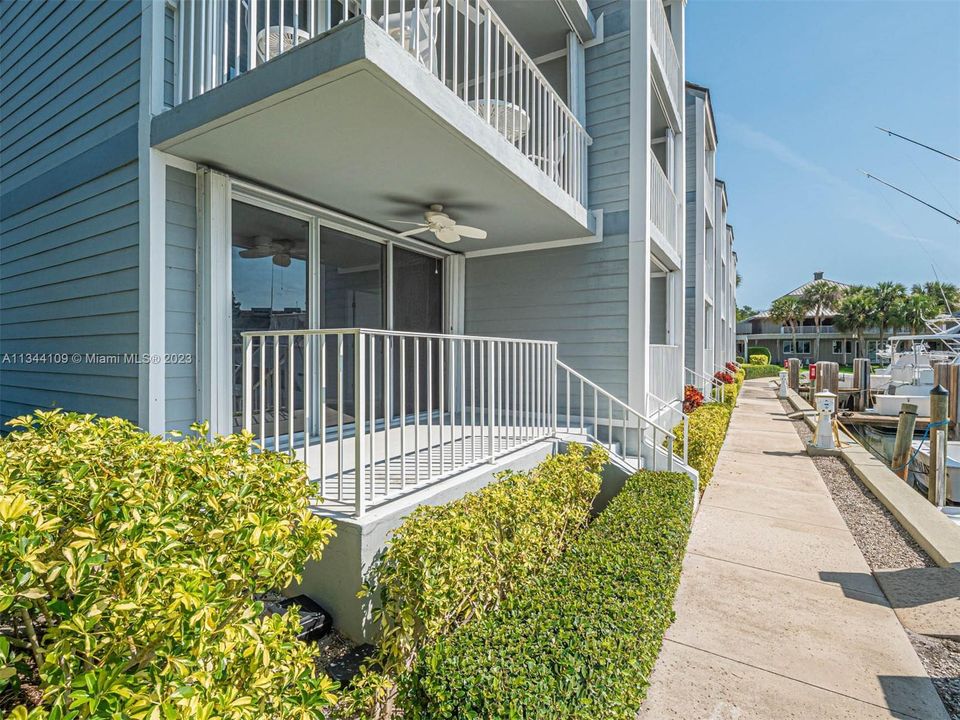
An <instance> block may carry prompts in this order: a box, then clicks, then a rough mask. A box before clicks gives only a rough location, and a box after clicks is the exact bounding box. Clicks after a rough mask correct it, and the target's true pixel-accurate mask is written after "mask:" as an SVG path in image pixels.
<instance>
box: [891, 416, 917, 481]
mask: <svg viewBox="0 0 960 720" xmlns="http://www.w3.org/2000/svg"><path fill="white" fill-rule="evenodd" d="M916 426H917V406H916V405H914V404H913V403H903V404H902V405H901V406H900V418H899V420H898V422H897V439H896V440H894V442H893V459H892V460H891V462H890V467H891V468H892V469H893V471H894V472H895V473H896V474H897V475H899V476H900V477H901V478H903V479H904V480H906V479H907V478H908V477H909V475H910V467H909V462H910V455H911V454H912V453H913V432H914V429H915V428H916Z"/></svg>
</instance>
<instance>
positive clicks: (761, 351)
mask: <svg viewBox="0 0 960 720" xmlns="http://www.w3.org/2000/svg"><path fill="white" fill-rule="evenodd" d="M754 355H763V356H764V357H765V358H766V362H765V363H764V364H769V363H770V350H768V349H767V348H765V347H752V348H749V349H748V350H747V357H748V358H750V363H751V364H753V356H754Z"/></svg>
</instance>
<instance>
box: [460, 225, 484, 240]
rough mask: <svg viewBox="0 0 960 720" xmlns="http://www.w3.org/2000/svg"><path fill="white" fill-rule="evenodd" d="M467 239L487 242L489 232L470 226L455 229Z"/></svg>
mask: <svg viewBox="0 0 960 720" xmlns="http://www.w3.org/2000/svg"><path fill="white" fill-rule="evenodd" d="M453 229H454V230H456V231H457V232H458V233H459V234H460V235H462V236H463V237H465V238H474V239H475V240H486V239H487V231H486V230H481V229H480V228H475V227H470V226H469V225H456V226H454V228H453Z"/></svg>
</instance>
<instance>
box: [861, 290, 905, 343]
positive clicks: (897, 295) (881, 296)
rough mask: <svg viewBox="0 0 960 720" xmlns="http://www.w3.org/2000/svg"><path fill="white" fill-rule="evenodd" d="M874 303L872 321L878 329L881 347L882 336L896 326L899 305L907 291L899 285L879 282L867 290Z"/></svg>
mask: <svg viewBox="0 0 960 720" xmlns="http://www.w3.org/2000/svg"><path fill="white" fill-rule="evenodd" d="M867 292H869V293H870V294H871V295H873V299H874V301H875V303H876V308H875V309H874V313H873V319H874V321H875V322H876V324H877V327H878V328H879V329H880V341H879V343H878V346H879V347H883V336H884V333H886V331H887V328H888V327H890V326H892V325H896V323H897V322H898V317H899V313H900V303H901V302H902V301H903V299H904V297H906V294H907V289H906V288H905V287H904V286H903V285H902V284H901V283H894V282H881V283H877V284H876V285H875V286H874V287H872V288H868V289H867Z"/></svg>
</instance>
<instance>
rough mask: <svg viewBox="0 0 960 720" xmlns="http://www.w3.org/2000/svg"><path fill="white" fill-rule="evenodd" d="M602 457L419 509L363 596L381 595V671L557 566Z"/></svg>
mask: <svg viewBox="0 0 960 720" xmlns="http://www.w3.org/2000/svg"><path fill="white" fill-rule="evenodd" d="M606 460H607V454H606V452H605V451H604V450H603V449H602V448H600V447H598V446H593V447H592V448H591V449H589V450H588V449H586V448H584V447H583V446H580V445H571V446H570V448H569V449H568V450H567V452H566V453H564V454H560V455H553V456H551V457H549V458H547V459H546V460H544V461H543V462H542V463H540V465H538V466H537V467H536V468H534V469H533V470H532V471H530V472H506V473H502V474H501V476H500V477H499V479H498V481H497V482H495V483H493V484H491V485H488V486H487V487H485V488H483V489H482V490H480V491H478V492H475V493H471V494H470V495H466V496H465V497H463V498H461V499H459V500H456V501H454V502H451V503H448V504H446V505H440V506H434V507H428V506H421V507H419V508H417V509H416V510H415V511H414V512H413V513H411V514H410V516H409V517H407V519H406V520H404V522H403V524H402V525H401V526H400V527H399V528H397V530H396V531H395V532H394V533H393V535H392V537H391V538H390V542H389V545H388V546H387V549H386V551H385V552H384V555H383V557H382V558H381V560H380V561H379V562H378V564H377V565H376V567H375V568H374V571H373V575H372V577H371V583H372V584H371V586H370V587H369V589H368V591H369V592H377V591H378V592H379V594H380V600H381V603H382V605H381V607H380V608H379V609H378V610H377V611H376V617H377V619H378V620H379V622H380V624H381V631H382V637H381V642H380V657H379V664H380V665H381V666H382V667H383V668H384V669H385V670H387V671H388V672H396V671H400V670H402V669H403V668H405V667H406V666H407V665H409V662H410V660H411V659H412V657H413V655H414V654H415V653H416V652H417V651H418V650H419V648H420V647H421V646H422V645H423V644H424V643H425V642H427V641H429V640H432V639H433V638H436V637H438V636H441V635H447V634H449V633H450V632H452V631H453V630H455V629H456V628H457V627H458V626H459V625H460V624H461V623H464V622H466V621H467V620H474V619H477V618H480V617H482V616H483V615H484V614H485V613H486V612H488V611H490V610H491V609H492V608H495V607H496V606H497V605H498V604H499V603H500V601H501V600H502V599H503V598H504V597H506V595H507V594H508V593H510V592H511V591H512V590H513V589H514V588H515V587H517V585H519V584H520V583H522V582H523V581H525V580H526V579H527V578H529V577H530V576H532V575H534V574H536V573H538V572H540V571H541V570H542V569H543V568H544V567H545V566H548V565H550V564H551V563H553V562H556V560H557V558H558V557H560V555H561V553H562V552H563V550H564V548H565V547H566V546H567V544H568V543H570V542H572V541H573V540H575V539H576V538H577V537H578V536H579V535H580V534H581V533H583V531H584V530H585V529H586V528H587V525H588V522H589V519H590V508H591V503H592V502H593V499H594V498H595V497H596V495H597V493H598V492H599V491H600V470H601V468H602V467H603V465H604V463H605V462H606Z"/></svg>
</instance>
